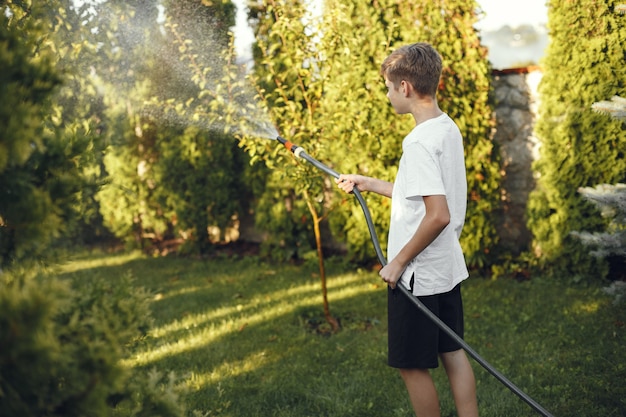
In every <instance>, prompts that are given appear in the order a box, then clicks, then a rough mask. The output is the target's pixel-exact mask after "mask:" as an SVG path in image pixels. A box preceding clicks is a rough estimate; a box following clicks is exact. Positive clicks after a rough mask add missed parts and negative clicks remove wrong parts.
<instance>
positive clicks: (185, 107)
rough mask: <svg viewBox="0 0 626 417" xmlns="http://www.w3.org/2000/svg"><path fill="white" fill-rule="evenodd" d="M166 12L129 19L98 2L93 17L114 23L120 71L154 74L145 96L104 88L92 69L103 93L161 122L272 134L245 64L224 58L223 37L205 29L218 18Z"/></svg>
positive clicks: (101, 72)
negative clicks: (144, 65)
mask: <svg viewBox="0 0 626 417" xmlns="http://www.w3.org/2000/svg"><path fill="white" fill-rule="evenodd" d="M177 7H178V6H177ZM181 7H182V6H181ZM167 17H168V16H167V11H164V10H161V14H160V16H159V18H158V19H155V16H153V15H146V16H144V17H142V16H138V15H135V17H134V18H133V19H132V21H122V22H120V21H119V16H117V15H116V13H115V12H114V11H113V10H111V9H108V8H107V5H106V3H104V4H102V5H101V7H100V8H99V10H98V19H101V20H110V21H111V22H114V23H115V24H117V25H118V30H119V32H118V38H117V39H118V43H119V49H118V52H119V54H120V55H121V56H120V58H119V59H118V63H119V65H121V66H122V69H123V72H124V73H126V74H134V76H135V77H137V78H139V77H142V75H141V74H145V73H147V74H156V76H157V77H158V79H153V80H148V82H147V84H148V87H146V88H147V89H148V90H149V91H150V96H149V97H146V96H145V95H144V96H143V98H137V96H139V97H141V96H142V94H137V91H123V90H122V89H118V88H110V86H112V85H113V83H114V81H112V80H107V75H106V74H107V71H106V69H102V68H92V77H94V78H95V79H97V80H98V82H99V84H100V85H102V86H107V85H108V86H109V88H106V91H107V92H106V94H107V95H109V96H113V97H115V98H116V99H117V100H119V101H120V102H131V103H132V107H133V108H134V109H135V110H136V111H137V110H138V111H139V112H140V113H141V114H143V115H144V116H146V117H148V118H150V119H152V120H155V121H156V122H157V123H159V124H161V125H170V126H178V127H183V128H184V127H190V126H193V127H196V128H200V129H202V130H206V131H213V132H216V133H224V134H233V135H240V136H252V137H258V138H268V139H275V138H276V137H277V136H278V132H277V130H276V128H275V127H274V126H273V124H272V123H271V120H270V117H269V114H268V112H267V111H266V110H264V109H263V107H262V103H261V101H260V100H259V99H258V94H257V92H256V91H255V90H254V88H253V87H252V86H251V85H250V83H249V82H247V80H246V67H245V65H243V64H235V63H231V62H229V61H228V59H229V58H228V56H227V55H225V54H224V52H225V51H224V47H228V44H227V42H225V41H224V37H223V36H221V37H220V36H218V35H216V34H215V33H213V32H212V31H211V30H210V29H209V28H210V27H219V25H218V24H217V23H219V22H213V23H216V24H212V22H207V21H206V20H205V21H202V22H200V21H198V20H197V19H198V18H197V17H196V16H195V15H194V13H193V11H184V10H183V11H182V12H181V10H180V9H177V10H176V16H175V19H174V20H172V21H170V20H168V19H167ZM203 18H204V19H206V16H204V17H203ZM174 22H175V23H174ZM173 46H174V47H173ZM138 50H141V51H142V54H143V55H145V56H148V57H150V59H152V60H153V61H152V62H153V66H154V67H155V68H156V69H157V70H156V71H154V70H153V69H152V70H150V71H147V72H144V71H142V69H141V68H140V67H141V65H137V51H138ZM125 55H127V56H125ZM144 76H145V75H144ZM136 81H137V82H139V81H143V82H145V81H146V80H140V79H137V80H136ZM103 90H105V88H103Z"/></svg>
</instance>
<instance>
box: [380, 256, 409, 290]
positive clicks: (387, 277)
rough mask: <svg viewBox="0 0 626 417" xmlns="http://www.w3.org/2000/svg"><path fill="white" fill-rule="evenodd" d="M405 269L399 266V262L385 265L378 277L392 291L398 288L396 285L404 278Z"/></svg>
mask: <svg viewBox="0 0 626 417" xmlns="http://www.w3.org/2000/svg"><path fill="white" fill-rule="evenodd" d="M404 269H405V267H403V266H401V265H398V263H397V262H394V261H391V262H390V263H388V264H387V265H385V266H384V267H383V268H382V269H381V270H380V272H378V275H380V277H381V278H382V279H383V281H385V282H386V283H387V284H388V285H389V286H390V287H391V288H392V289H394V288H396V284H397V283H398V280H400V277H401V276H402V272H404Z"/></svg>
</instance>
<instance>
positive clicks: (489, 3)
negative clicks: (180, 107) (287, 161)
mask: <svg viewBox="0 0 626 417" xmlns="http://www.w3.org/2000/svg"><path fill="white" fill-rule="evenodd" d="M546 1H547V0H478V4H479V5H480V6H481V7H482V9H483V11H484V12H485V16H484V17H483V18H482V19H481V20H480V21H479V22H478V24H477V25H476V27H477V28H478V29H479V30H485V31H491V30H497V29H499V28H501V27H502V26H504V25H509V26H511V27H517V26H520V25H523V24H530V25H533V26H541V25H545V24H546V23H547V21H548V12H547V8H546V5H545V3H546ZM233 2H234V3H235V5H236V6H237V9H238V11H237V17H236V19H237V22H236V24H237V30H236V35H237V36H236V42H235V45H236V47H237V51H238V54H239V55H240V56H242V55H246V51H247V48H248V46H249V44H250V42H252V40H253V35H252V31H251V30H250V29H249V28H248V27H247V23H246V18H247V16H246V12H245V10H244V9H243V7H245V3H246V0H234V1H233Z"/></svg>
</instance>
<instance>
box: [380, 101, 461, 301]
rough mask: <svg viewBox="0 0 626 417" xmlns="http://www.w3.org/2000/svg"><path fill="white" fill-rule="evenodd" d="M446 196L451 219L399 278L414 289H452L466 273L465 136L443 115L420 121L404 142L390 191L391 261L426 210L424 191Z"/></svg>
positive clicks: (424, 291)
mask: <svg viewBox="0 0 626 417" xmlns="http://www.w3.org/2000/svg"><path fill="white" fill-rule="evenodd" d="M431 195H445V196H446V200H447V202H448V209H449V211H450V224H448V226H447V227H446V228H445V229H444V230H443V231H442V232H441V234H440V235H439V236H438V237H437V238H436V239H435V240H434V241H433V242H432V243H431V244H430V245H429V246H428V247H426V249H424V251H422V253H420V254H419V255H417V256H416V257H415V258H414V259H413V260H412V261H411V262H410V263H409V265H408V266H407V268H406V270H405V271H404V273H403V275H402V277H401V281H400V282H401V283H402V284H403V285H404V286H405V287H406V288H407V289H410V286H409V282H410V279H411V276H412V275H415V282H414V285H413V294H414V295H418V296H422V295H433V294H441V293H444V292H448V291H450V290H452V289H453V288H454V287H455V286H456V285H457V284H458V283H459V282H461V281H463V280H464V279H466V278H467V277H468V275H469V274H468V272H467V266H466V265H465V258H464V257H463V251H462V250H461V245H460V244H459V237H460V236H461V230H462V229H463V224H464V223H465V210H466V207H467V180H466V177H465V158H464V155H463V138H462V136H461V132H460V131H459V128H458V127H457V126H456V124H455V123H454V122H453V121H452V119H450V117H449V116H448V115H447V114H445V113H444V114H442V115H441V116H438V117H436V118H433V119H429V120H427V121H425V122H423V123H420V124H419V125H417V126H416V127H415V128H414V129H413V130H412V131H411V132H410V133H409V134H408V135H407V136H406V137H405V138H404V141H403V142H402V157H401V158H400V166H399V168H398V174H397V175H396V180H395V182H394V186H393V193H392V196H391V222H390V227H389V237H388V239H389V240H388V246H387V257H388V259H389V261H391V260H393V258H394V257H395V256H396V255H397V254H398V252H400V250H401V249H402V247H404V245H405V244H406V243H407V242H408V241H409V239H411V238H412V237H413V235H414V234H415V231H416V230H417V227H418V226H419V224H420V223H421V222H422V219H423V218H424V215H425V213H426V211H425V206H424V199H423V197H424V196H431Z"/></svg>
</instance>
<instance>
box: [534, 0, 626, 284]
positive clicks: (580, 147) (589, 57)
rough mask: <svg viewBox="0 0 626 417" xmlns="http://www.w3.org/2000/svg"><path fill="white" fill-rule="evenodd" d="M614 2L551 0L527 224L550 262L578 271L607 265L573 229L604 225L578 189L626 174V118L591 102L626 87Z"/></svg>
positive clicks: (620, 22) (579, 274)
mask: <svg viewBox="0 0 626 417" xmlns="http://www.w3.org/2000/svg"><path fill="white" fill-rule="evenodd" d="M615 4H616V2H614V1H611V0H607V1H601V2H591V1H588V2H583V3H576V4H573V3H571V2H564V1H552V2H551V3H550V7H549V29H550V36H551V42H550V45H549V46H548V49H547V51H546V56H545V58H544V62H543V68H544V77H543V79H542V81H541V84H540V86H539V92H540V94H541V96H542V100H541V105H540V109H539V120H538V122H537V125H536V129H535V130H536V133H537V135H538V137H539V138H540V140H541V148H540V159H539V160H538V161H537V163H536V165H535V169H536V170H537V172H538V174H539V176H538V180H537V188H536V190H535V191H534V192H533V193H532V194H531V196H530V200H529V203H528V225H529V228H530V230H531V231H532V233H533V235H534V238H535V241H534V251H535V253H536V254H537V255H538V256H540V257H541V260H542V262H543V263H544V265H550V266H551V267H555V273H556V274H558V275H564V276H568V277H574V278H576V279H582V278H585V277H587V276H597V275H600V276H602V275H603V272H602V271H606V268H605V266H602V265H600V266H598V265H597V262H596V261H595V260H594V259H592V258H591V257H590V254H589V253H588V251H587V250H586V249H585V248H584V247H583V246H582V245H581V243H580V242H579V241H578V239H574V238H573V237H572V236H571V234H570V232H571V231H573V230H577V231H588V232H597V231H600V230H602V228H603V224H604V221H603V220H602V218H601V217H600V216H599V215H598V212H597V210H596V209H595V208H594V207H593V205H592V204H591V203H589V202H587V201H585V200H584V198H583V197H582V196H581V195H580V194H578V193H577V190H578V189H579V188H580V187H589V186H593V185H595V184H601V183H617V182H623V181H624V180H625V179H626V177H625V176H624V173H625V172H626V159H625V158H624V155H625V153H626V132H625V131H624V128H623V123H622V122H620V121H618V120H611V119H609V118H607V117H605V116H603V115H602V114H598V113H596V112H594V111H592V108H591V106H592V104H593V103H595V102H597V101H599V100H603V99H605V98H606V97H611V96H613V95H622V96H623V95H624V92H625V91H626V90H625V89H626V85H625V84H624V54H623V48H622V46H621V45H623V44H624V42H625V41H626V25H625V24H624V17H623V16H621V15H619V14H617V13H614V10H613V8H614V6H615ZM581 34H584V36H581ZM598 271H600V274H598Z"/></svg>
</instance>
